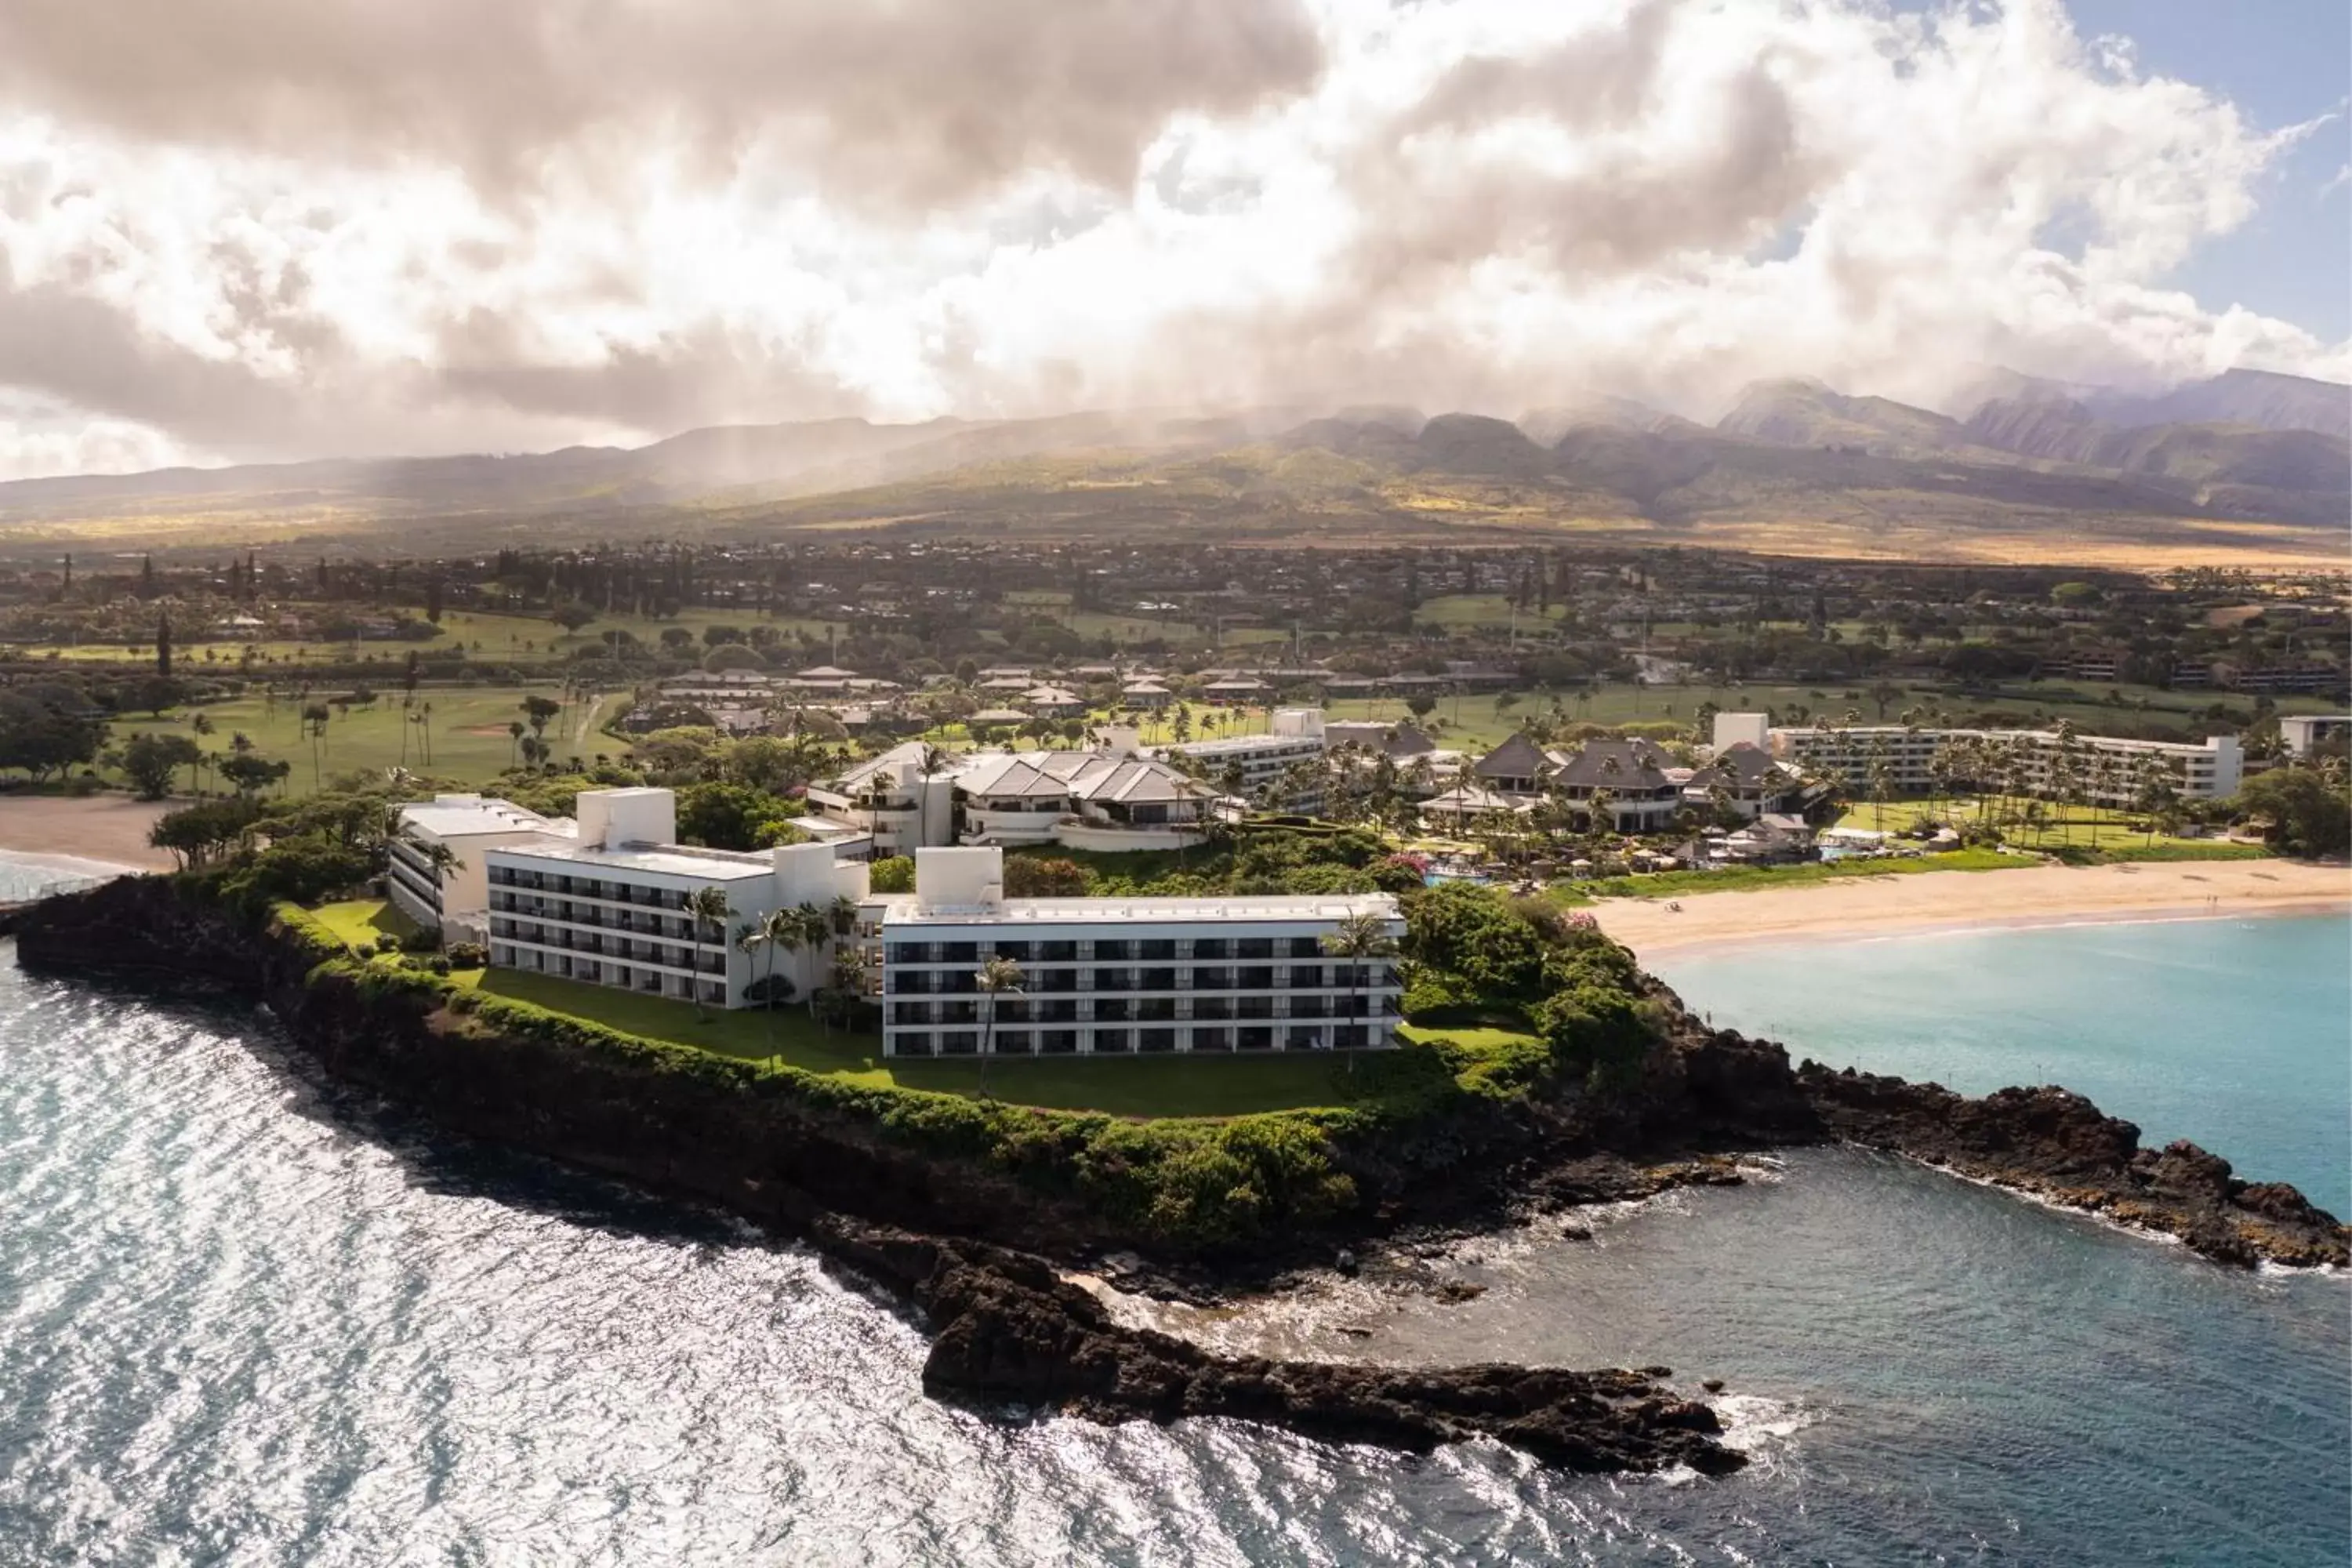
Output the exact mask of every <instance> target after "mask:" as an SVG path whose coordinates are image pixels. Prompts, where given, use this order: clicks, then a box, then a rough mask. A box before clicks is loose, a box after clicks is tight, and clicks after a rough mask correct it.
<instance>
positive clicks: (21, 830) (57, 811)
mask: <svg viewBox="0 0 2352 1568" xmlns="http://www.w3.org/2000/svg"><path fill="white" fill-rule="evenodd" d="M179 804H181V803H179V802H176V801H156V800H133V799H131V797H130V796H129V795H91V796H89V798H87V799H83V800H72V799H68V798H67V797H66V796H63V795H0V849H6V850H12V851H17V852H21V853H25V854H31V855H63V856H71V857H72V858H75V859H79V860H103V861H106V862H108V863H109V864H110V865H115V866H135V867H139V868H142V869H145V870H152V871H168V870H170V869H171V868H172V856H171V852H170V851H169V850H165V849H157V848H153V847H150V846H149V844H148V842H147V830H148V828H150V827H152V826H154V822H155V819H156V818H157V817H159V816H163V814H164V813H165V812H167V811H169V810H171V809H172V808H173V806H174V805H179Z"/></svg>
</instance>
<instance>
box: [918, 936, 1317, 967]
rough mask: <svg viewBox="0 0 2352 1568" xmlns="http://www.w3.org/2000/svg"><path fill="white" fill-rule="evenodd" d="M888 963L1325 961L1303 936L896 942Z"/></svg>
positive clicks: (1311, 940) (1312, 940) (1312, 939)
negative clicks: (1290, 959) (1138, 939)
mask: <svg viewBox="0 0 2352 1568" xmlns="http://www.w3.org/2000/svg"><path fill="white" fill-rule="evenodd" d="M888 951H889V960H890V963H892V964H893V965H894V966H895V965H898V964H902V963H982V962H984V961H986V960H987V959H988V958H990V957H996V958H1009V959H1012V960H1013V962H1014V963H1129V962H1140V963H1150V962H1153V961H1154V960H1158V961H1160V962H1163V963H1166V962H1183V961H1187V960H1208V961H1217V960H1227V959H1232V960H1242V961H1247V960H1252V959H1256V960H1269V959H1280V958H1321V957H1323V956H1324V951H1323V943H1322V942H1321V941H1320V939H1318V938H1316V937H1311V936H1298V937H1239V938H1232V937H1200V938H1192V939H1186V940H1183V941H1178V940H1175V939H1172V938H1165V937H1162V938H1153V939H1150V940H1145V941H1133V940H1129V939H1125V938H1111V939H1105V940H1102V941H1097V942H1020V941H1004V940H999V941H997V942H891V943H890V944H889V949H888Z"/></svg>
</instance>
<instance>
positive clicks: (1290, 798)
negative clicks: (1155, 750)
mask: <svg viewBox="0 0 2352 1568" xmlns="http://www.w3.org/2000/svg"><path fill="white" fill-rule="evenodd" d="M1266 722H1267V730H1266V733H1265V734H1263V735H1225V736H1222V737H1220V738H1218V739H1216V740H1213V741H1183V742H1178V743H1176V744H1174V745H1170V746H1162V747H1161V748H1160V755H1162V756H1167V757H1183V758H1185V759H1187V760H1188V761H1189V762H1191V763H1193V764H1194V765H1195V766H1197V767H1199V768H1200V769H1201V770H1202V773H1205V774H1206V775H1207V777H1208V778H1209V780H1210V781H1211V782H1212V783H1214V784H1219V785H1220V787H1223V781H1225V780H1226V779H1227V778H1228V777H1229V776H1230V773H1232V772H1233V771H1235V770H1237V771H1238V772H1239V773H1240V775H1241V777H1240V783H1241V791H1240V793H1241V794H1243V795H1248V796H1250V797H1251V798H1253V799H1258V798H1263V797H1264V796H1265V794H1266V792H1267V791H1268V790H1270V789H1274V788H1275V787H1276V785H1277V784H1279V783H1280V781H1281V779H1282V776H1283V774H1284V773H1285V772H1286V771H1287V770H1288V769H1289V768H1290V767H1292V766H1293V765H1294V764H1296V763H1302V762H1313V761H1316V760H1318V759H1319V758H1320V757H1321V756H1322V755H1323V752H1324V747H1325V741H1324V735H1323V710H1321V709H1320V708H1277V709H1276V710H1275V711H1274V714H1273V716H1272V717H1271V718H1270V719H1268V720H1267V721H1266ZM1276 804H1277V805H1281V806H1282V807H1283V808H1284V809H1286V810H1289V811H1320V810H1322V809H1323V792H1322V790H1321V788H1320V786H1317V787H1314V788H1309V789H1303V790H1285V791H1283V792H1282V798H1281V799H1280V800H1279V801H1277V802H1276Z"/></svg>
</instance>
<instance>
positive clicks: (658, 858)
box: [489, 838, 775, 881]
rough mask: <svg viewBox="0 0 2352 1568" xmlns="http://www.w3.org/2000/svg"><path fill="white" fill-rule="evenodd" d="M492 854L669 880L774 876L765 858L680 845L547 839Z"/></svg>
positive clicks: (509, 846)
mask: <svg viewBox="0 0 2352 1568" xmlns="http://www.w3.org/2000/svg"><path fill="white" fill-rule="evenodd" d="M489 853H490V854H492V855H512V856H519V857H520V858H524V859H529V860H561V861H564V862H566V863H568V864H571V865H573V866H577V867H579V868H582V869H583V870H594V869H598V868H604V869H610V870H616V871H658V872H661V873H663V874H665V875H667V876H672V877H708V878H712V879H718V880H721V881H748V880H750V879H752V878H754V877H768V876H772V875H774V873H775V862H774V861H773V860H772V859H770V858H768V857H767V856H765V855H746V854H741V853H739V852H737V851H735V850H732V849H698V848H695V847H690V846H688V845H683V844H646V845H636V846H631V847H625V848H620V849H599V848H595V847H593V846H589V845H583V844H576V843H567V842H565V841H563V840H561V839H554V838H550V839H546V840H543V841H541V842H539V843H532V844H500V845H498V846H496V847H493V848H492V849H490V850H489Z"/></svg>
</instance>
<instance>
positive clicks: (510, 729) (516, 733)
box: [507, 719, 523, 767]
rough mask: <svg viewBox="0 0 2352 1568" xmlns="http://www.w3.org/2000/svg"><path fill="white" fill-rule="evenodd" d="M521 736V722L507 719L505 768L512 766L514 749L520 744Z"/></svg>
mask: <svg viewBox="0 0 2352 1568" xmlns="http://www.w3.org/2000/svg"><path fill="white" fill-rule="evenodd" d="M522 734H523V722H522V721H521V720H520V719H509V720H508V721H507V766H509V767H512V766H514V763H515V747H516V746H517V745H518V744H519V743H520V742H521V740H522Z"/></svg>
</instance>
